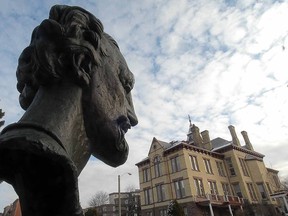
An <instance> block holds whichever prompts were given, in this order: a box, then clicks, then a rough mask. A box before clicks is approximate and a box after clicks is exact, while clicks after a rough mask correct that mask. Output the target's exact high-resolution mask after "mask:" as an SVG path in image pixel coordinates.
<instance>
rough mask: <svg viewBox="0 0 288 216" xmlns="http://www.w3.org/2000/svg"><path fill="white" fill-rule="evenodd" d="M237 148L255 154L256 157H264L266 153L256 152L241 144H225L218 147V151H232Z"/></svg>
mask: <svg viewBox="0 0 288 216" xmlns="http://www.w3.org/2000/svg"><path fill="white" fill-rule="evenodd" d="M232 149H234V150H237V151H241V152H244V153H246V154H250V155H253V156H256V157H260V158H264V157H265V155H263V154H261V153H259V152H255V151H251V150H249V149H246V148H243V147H239V146H236V145H233V144H232V145H228V146H225V147H223V148H220V149H217V150H216V151H217V152H219V153H224V152H227V151H230V150H232Z"/></svg>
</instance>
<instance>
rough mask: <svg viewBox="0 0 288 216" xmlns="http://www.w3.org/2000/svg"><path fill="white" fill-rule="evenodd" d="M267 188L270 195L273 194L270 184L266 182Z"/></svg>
mask: <svg viewBox="0 0 288 216" xmlns="http://www.w3.org/2000/svg"><path fill="white" fill-rule="evenodd" d="M266 186H267V188H268V192H269V194H272V190H271V187H270V184H269V183H268V182H266Z"/></svg>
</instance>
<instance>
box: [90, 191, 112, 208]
mask: <svg viewBox="0 0 288 216" xmlns="http://www.w3.org/2000/svg"><path fill="white" fill-rule="evenodd" d="M108 200H109V195H108V193H106V192H104V191H98V192H96V193H95V194H94V195H93V196H92V197H91V199H90V200H89V203H88V204H89V206H91V207H95V206H101V205H104V204H107V203H108Z"/></svg>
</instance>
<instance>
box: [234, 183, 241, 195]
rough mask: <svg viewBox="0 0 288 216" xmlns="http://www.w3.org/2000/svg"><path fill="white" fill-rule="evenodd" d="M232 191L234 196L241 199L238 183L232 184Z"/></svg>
mask: <svg viewBox="0 0 288 216" xmlns="http://www.w3.org/2000/svg"><path fill="white" fill-rule="evenodd" d="M233 189H234V193H235V195H236V196H238V197H240V198H243V195H242V192H241V188H240V185H239V183H236V184H233Z"/></svg>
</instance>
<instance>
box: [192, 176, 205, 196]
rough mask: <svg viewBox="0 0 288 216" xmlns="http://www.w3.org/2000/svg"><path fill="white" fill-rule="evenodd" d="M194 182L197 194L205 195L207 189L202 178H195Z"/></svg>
mask: <svg viewBox="0 0 288 216" xmlns="http://www.w3.org/2000/svg"><path fill="white" fill-rule="evenodd" d="M194 183H195V188H196V192H197V195H198V196H204V195H205V191H204V187H203V182H202V179H198V178H195V179H194Z"/></svg>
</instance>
